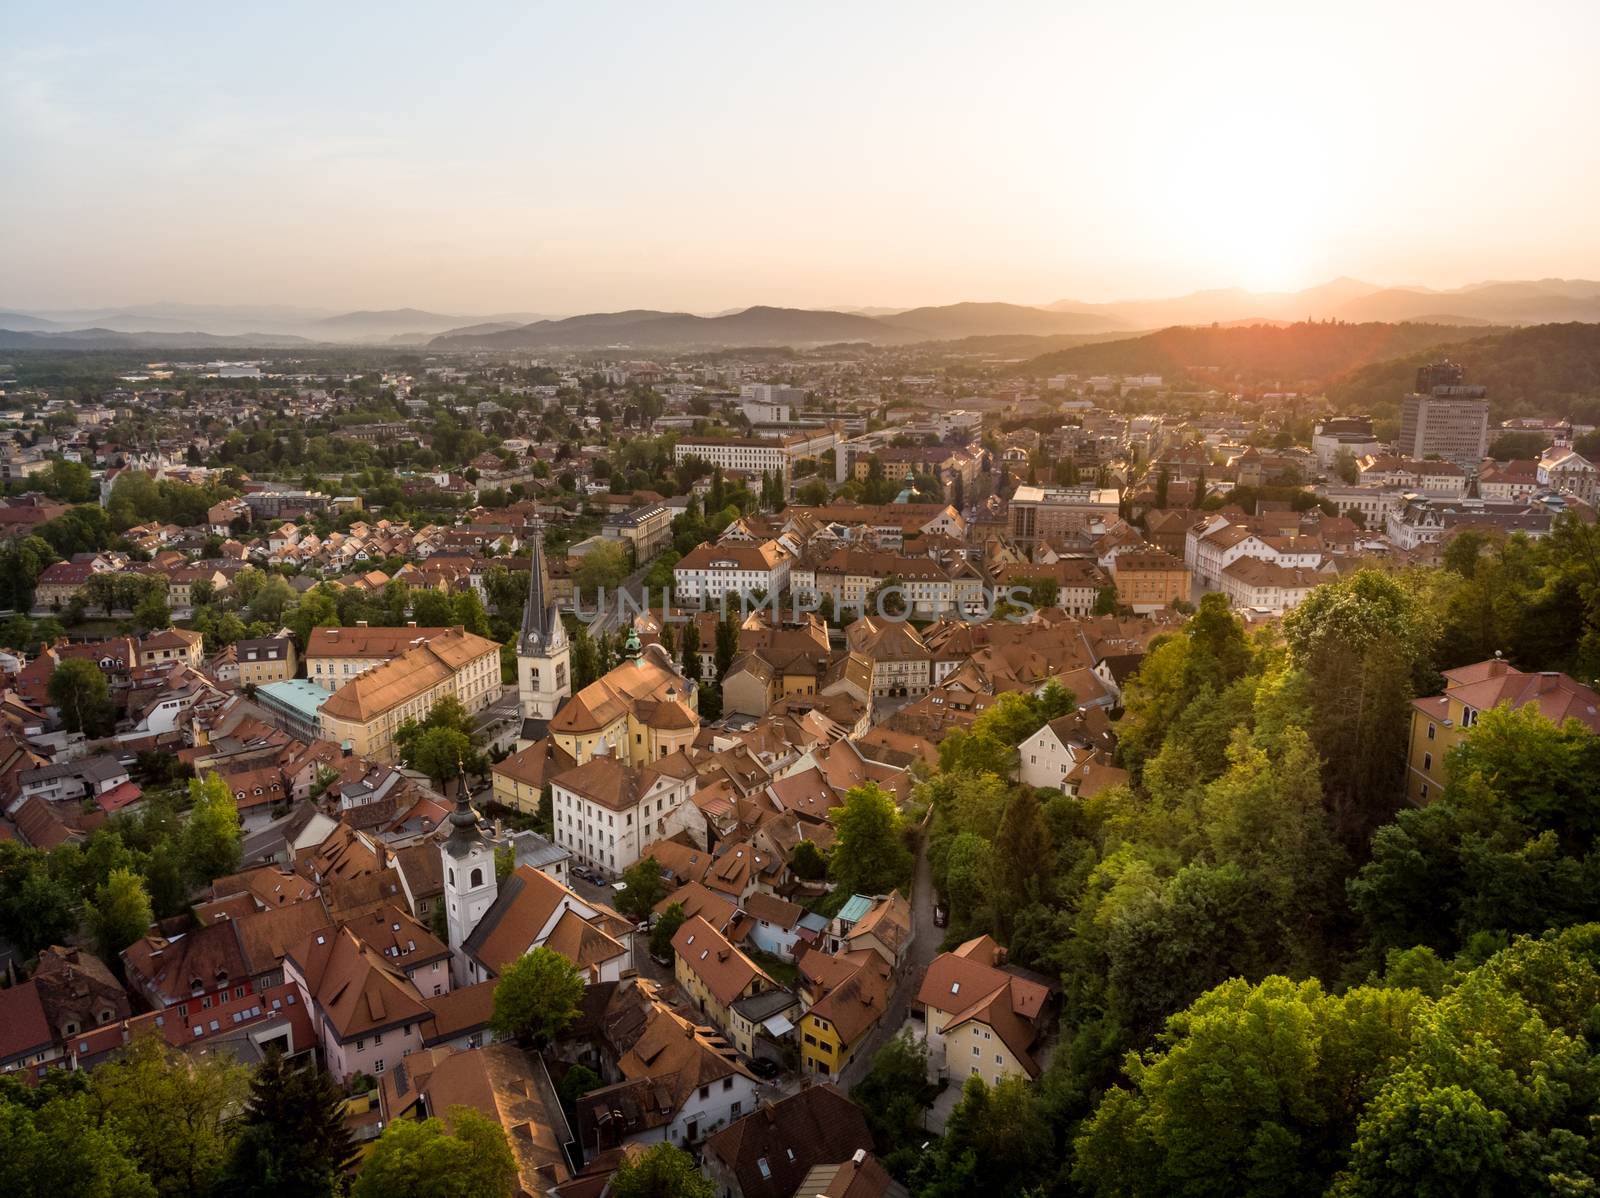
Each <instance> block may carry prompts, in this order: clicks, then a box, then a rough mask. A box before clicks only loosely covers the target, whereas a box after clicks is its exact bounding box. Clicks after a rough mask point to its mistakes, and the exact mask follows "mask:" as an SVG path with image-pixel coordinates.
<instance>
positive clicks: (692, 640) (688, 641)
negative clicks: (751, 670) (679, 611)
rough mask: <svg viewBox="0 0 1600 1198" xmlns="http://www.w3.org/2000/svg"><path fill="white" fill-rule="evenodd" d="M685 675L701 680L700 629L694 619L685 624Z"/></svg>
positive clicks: (692, 679) (694, 680)
mask: <svg viewBox="0 0 1600 1198" xmlns="http://www.w3.org/2000/svg"><path fill="white" fill-rule="evenodd" d="M730 660H731V659H730ZM683 676H684V677H685V678H687V679H689V681H691V682H698V681H700V629H699V627H698V626H697V625H696V624H695V622H694V621H693V620H690V621H689V622H688V623H687V624H685V625H684V626H683Z"/></svg>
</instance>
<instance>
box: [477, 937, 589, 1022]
mask: <svg viewBox="0 0 1600 1198" xmlns="http://www.w3.org/2000/svg"><path fill="white" fill-rule="evenodd" d="M582 999H583V976H582V975H581V974H579V972H578V971H577V969H576V968H575V967H574V966H573V964H572V962H571V961H568V960H567V959H566V958H565V957H563V956H562V955H561V954H560V953H558V952H556V951H554V950H553V949H548V948H545V947H543V946H540V947H538V948H534V949H530V950H529V951H528V952H526V953H523V954H522V956H520V957H518V958H517V959H516V960H515V961H513V962H511V964H510V965H508V966H506V969H505V972H504V973H502V974H501V975H500V977H499V980H497V981H496V982H495V987H494V1015H493V1017H492V1020H491V1026H492V1027H493V1028H494V1030H495V1031H496V1032H498V1033H499V1034H500V1035H503V1036H516V1037H518V1038H519V1039H523V1040H529V1041H532V1042H534V1043H535V1044H545V1043H548V1042H549V1041H550V1040H551V1039H553V1038H554V1037H556V1036H557V1035H559V1034H560V1033H561V1032H562V1031H563V1030H564V1029H565V1028H566V1027H567V1026H568V1025H569V1024H571V1022H572V1021H573V1020H574V1019H576V1018H577V1017H578V1003H579V1002H581V1001H582Z"/></svg>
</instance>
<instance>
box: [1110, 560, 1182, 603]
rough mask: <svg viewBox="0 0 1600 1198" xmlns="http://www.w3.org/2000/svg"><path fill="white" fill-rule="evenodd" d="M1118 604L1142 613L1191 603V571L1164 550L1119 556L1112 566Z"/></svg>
mask: <svg viewBox="0 0 1600 1198" xmlns="http://www.w3.org/2000/svg"><path fill="white" fill-rule="evenodd" d="M1111 573H1112V575H1113V577H1114V578H1115V579H1116V583H1117V602H1118V603H1119V604H1121V605H1122V606H1123V607H1131V608H1132V609H1133V610H1134V611H1136V612H1139V613H1148V612H1153V611H1160V610H1161V609H1162V608H1164V607H1171V606H1172V605H1173V603H1175V602H1177V601H1178V600H1182V601H1183V602H1185V603H1187V602H1189V581H1190V580H1189V567H1188V566H1186V565H1184V564H1183V559H1182V558H1180V557H1174V556H1173V555H1172V554H1170V553H1166V552H1163V551H1161V550H1150V551H1137V552H1133V553H1119V554H1117V556H1116V558H1115V559H1113V561H1112V564H1111Z"/></svg>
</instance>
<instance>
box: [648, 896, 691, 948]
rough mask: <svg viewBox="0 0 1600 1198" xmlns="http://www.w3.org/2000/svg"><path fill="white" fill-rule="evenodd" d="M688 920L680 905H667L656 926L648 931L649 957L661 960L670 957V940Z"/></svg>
mask: <svg viewBox="0 0 1600 1198" xmlns="http://www.w3.org/2000/svg"><path fill="white" fill-rule="evenodd" d="M688 918H689V917H688V916H687V915H686V914H684V910H683V904H682V903H672V904H669V905H668V907H667V909H666V910H665V911H663V912H662V913H661V916H660V918H659V919H657V920H656V926H655V927H653V928H651V929H650V955H651V956H653V957H658V958H660V959H662V960H667V959H669V958H670V957H671V956H672V938H673V937H674V936H676V935H677V934H678V929H679V928H681V927H682V926H683V924H684V921H685V920H687V919H688Z"/></svg>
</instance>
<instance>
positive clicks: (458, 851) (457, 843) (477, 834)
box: [444, 777, 485, 857]
mask: <svg viewBox="0 0 1600 1198" xmlns="http://www.w3.org/2000/svg"><path fill="white" fill-rule="evenodd" d="M484 843H485V841H484V838H483V829H482V828H481V827H480V826H479V824H478V812H477V811H476V809H474V808H473V806H472V796H471V795H470V794H469V793H468V792H467V780H466V778H465V777H457V778H456V806H455V810H454V811H452V812H451V813H450V835H449V837H448V838H447V839H446V840H445V842H444V848H445V852H447V853H449V854H450V855H451V856H452V857H466V856H468V855H470V854H471V853H472V851H473V850H474V849H476V848H478V847H479V846H481V845H483V844H484Z"/></svg>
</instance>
